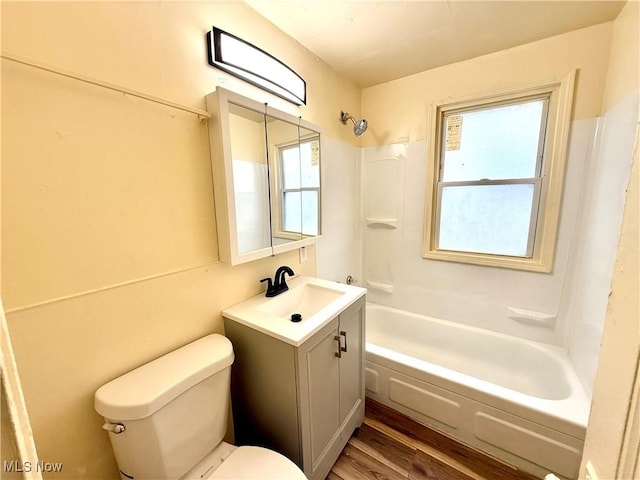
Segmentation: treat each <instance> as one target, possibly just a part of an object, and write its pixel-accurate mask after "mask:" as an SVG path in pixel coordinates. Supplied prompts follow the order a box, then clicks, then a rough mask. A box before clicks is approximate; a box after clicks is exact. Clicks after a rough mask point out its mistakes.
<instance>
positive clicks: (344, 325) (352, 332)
mask: <svg viewBox="0 0 640 480" xmlns="http://www.w3.org/2000/svg"><path fill="white" fill-rule="evenodd" d="M339 330H340V332H339V333H340V337H342V338H341V339H340V341H341V344H342V345H341V347H342V349H343V350H344V351H343V352H341V353H342V356H341V358H340V427H341V436H343V437H344V436H346V437H347V438H348V437H350V436H351V433H352V432H353V429H354V428H356V427H357V426H359V425H360V424H361V423H362V420H363V415H362V414H363V412H364V367H363V366H364V302H362V301H359V302H357V303H355V304H354V305H352V306H351V307H349V308H347V310H345V311H344V312H343V313H341V314H340V325H339Z"/></svg>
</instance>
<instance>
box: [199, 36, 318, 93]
mask: <svg viewBox="0 0 640 480" xmlns="http://www.w3.org/2000/svg"><path fill="white" fill-rule="evenodd" d="M207 47H208V50H209V64H210V65H212V66H214V67H216V68H219V69H220V70H224V71H225V72H227V73H230V74H231V75H234V76H236V77H238V78H241V79H242V80H244V81H246V82H249V83H251V84H253V85H255V86H256V87H259V88H262V89H263V90H267V91H268V92H271V93H274V94H275V95H278V96H279V97H282V98H284V99H285V100H288V101H290V102H291V103H295V104H296V105H302V104H305V105H306V103H307V84H306V82H305V81H304V80H303V79H302V77H301V76H300V75H298V74H297V73H296V72H294V71H293V70H291V68H289V67H288V66H286V65H285V64H284V63H282V62H281V61H280V60H278V59H277V58H275V57H273V56H272V55H270V54H268V53H267V52H265V51H264V50H261V49H260V48H258V47H256V46H255V45H252V44H250V43H249V42H246V41H244V40H242V39H241V38H238V37H236V36H235V35H231V34H230V33H227V32H225V31H223V30H220V29H219V28H217V27H212V28H211V31H209V32H207Z"/></svg>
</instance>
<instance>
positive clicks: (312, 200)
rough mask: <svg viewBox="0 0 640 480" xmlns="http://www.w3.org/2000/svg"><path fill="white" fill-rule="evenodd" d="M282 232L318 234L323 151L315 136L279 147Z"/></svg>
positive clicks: (284, 233) (285, 233)
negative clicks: (321, 154) (321, 155)
mask: <svg viewBox="0 0 640 480" xmlns="http://www.w3.org/2000/svg"><path fill="white" fill-rule="evenodd" d="M278 150H279V155H278V158H279V163H280V164H279V171H280V188H279V192H280V205H281V206H282V209H281V218H280V225H281V230H282V234H283V235H284V236H286V235H287V234H291V233H295V234H298V236H299V234H302V235H313V236H316V235H318V234H319V229H318V225H319V222H318V211H319V209H318V202H319V200H320V161H319V160H320V155H319V154H320V152H319V141H318V139H317V137H316V138H311V139H306V140H304V139H302V140H300V143H299V144H297V143H296V144H294V145H288V146H282V147H280V148H279V149H278Z"/></svg>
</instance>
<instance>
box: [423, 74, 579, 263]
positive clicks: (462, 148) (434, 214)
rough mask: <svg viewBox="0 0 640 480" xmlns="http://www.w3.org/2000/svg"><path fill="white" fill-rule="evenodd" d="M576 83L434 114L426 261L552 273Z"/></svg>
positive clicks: (450, 104) (463, 103)
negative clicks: (574, 85)
mask: <svg viewBox="0 0 640 480" xmlns="http://www.w3.org/2000/svg"><path fill="white" fill-rule="evenodd" d="M573 78H574V74H573V73H572V74H570V75H568V76H567V77H566V78H564V79H562V80H559V81H551V82H548V83H544V84H537V85H534V86H531V87H527V88H519V89H515V90H512V91H501V92H497V93H495V94H490V95H483V96H474V97H467V98H464V99H456V100H446V101H442V102H436V103H433V104H432V105H431V106H430V125H431V129H430V132H431V133H432V134H434V136H433V138H435V139H437V141H435V142H433V145H432V146H431V148H430V158H429V162H430V168H429V169H428V172H429V175H428V184H427V205H426V216H425V231H424V241H423V256H424V257H425V258H433V259H439V260H451V261H457V262H466V263H476V264H482V265H490V266H500V267H506V268H517V269H526V270H534V271H545V272H550V271H551V269H552V264H553V251H554V248H555V236H556V231H557V224H558V217H559V207H560V199H561V196H562V177H563V172H564V163H565V154H566V143H567V136H568V127H569V119H570V112H571V97H572V91H573Z"/></svg>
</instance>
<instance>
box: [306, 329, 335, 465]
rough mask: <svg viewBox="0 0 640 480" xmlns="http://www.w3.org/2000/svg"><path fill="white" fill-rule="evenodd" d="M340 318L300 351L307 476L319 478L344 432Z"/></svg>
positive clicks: (308, 341)
mask: <svg viewBox="0 0 640 480" xmlns="http://www.w3.org/2000/svg"><path fill="white" fill-rule="evenodd" d="M337 331H338V319H337V318H336V319H334V320H333V321H332V322H331V324H330V325H327V326H326V327H325V328H323V329H322V330H320V332H318V333H317V334H315V335H314V336H313V337H311V338H310V339H309V340H307V341H306V342H305V343H304V344H303V345H302V346H300V348H299V351H298V362H299V363H298V372H299V379H300V393H301V402H300V410H301V411H300V413H301V415H300V416H301V422H302V439H303V459H304V468H303V469H304V471H305V473H306V474H307V475H308V476H310V477H313V478H315V475H311V474H312V473H315V472H316V470H317V469H318V467H319V466H320V465H324V463H326V461H325V459H326V458H328V456H330V454H331V453H332V452H330V451H329V447H330V446H331V445H332V444H333V443H335V442H334V440H335V438H336V436H337V435H338V434H339V431H340V411H339V408H340V407H339V406H340V391H339V382H340V363H339V358H338V357H337V356H336V354H337V352H338V342H337V340H336V335H337Z"/></svg>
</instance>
